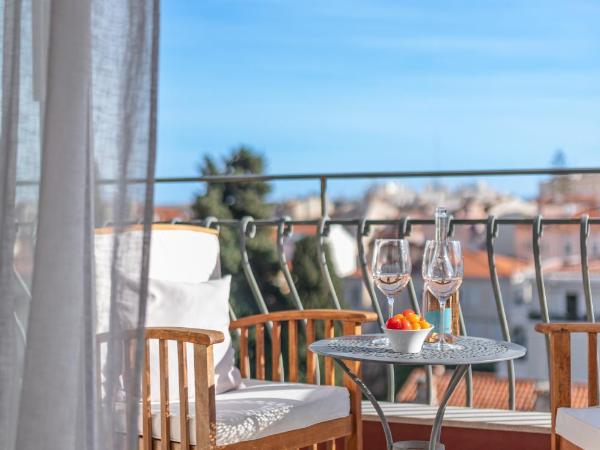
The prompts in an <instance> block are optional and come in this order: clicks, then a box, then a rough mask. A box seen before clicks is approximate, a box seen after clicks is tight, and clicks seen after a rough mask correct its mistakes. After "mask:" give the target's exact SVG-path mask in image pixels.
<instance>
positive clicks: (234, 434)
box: [138, 380, 350, 445]
mask: <svg viewBox="0 0 600 450" xmlns="http://www.w3.org/2000/svg"><path fill="white" fill-rule="evenodd" d="M216 405H217V445H226V444H233V443H236V442H242V441H250V440H254V439H259V438H262V437H265V436H270V435H273V434H278V433H284V432H286V431H291V430H298V429H301V428H305V427H308V426H310V425H314V424H317V423H321V422H325V421H327V420H333V419H340V418H342V417H347V416H348V415H349V414H350V396H349V394H348V390H347V389H346V388H343V387H338V386H315V385H310V384H301V383H279V382H270V381H259V380H244V381H243V383H242V385H241V386H240V387H239V388H238V389H236V390H233V391H229V392H226V393H224V394H220V395H217V396H216ZM170 411H171V417H170V420H171V424H170V425H171V440H172V441H175V442H181V434H180V428H179V418H180V413H179V403H170ZM189 414H190V421H189V425H188V427H189V430H190V444H192V445H195V444H196V426H195V425H196V424H195V417H194V403H193V402H190V404H189ZM138 426H139V433H140V435H141V434H142V418H141V417H140V419H139V421H138ZM160 426H161V425H160V404H159V403H152V436H154V437H155V438H160V430H161V428H160Z"/></svg>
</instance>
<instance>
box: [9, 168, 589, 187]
mask: <svg viewBox="0 0 600 450" xmlns="http://www.w3.org/2000/svg"><path fill="white" fill-rule="evenodd" d="M598 173H600V168H597V167H572V168H556V167H546V168H532V169H483V170H423V171H418V170H417V171H404V172H336V173H331V172H329V173H327V172H324V173H298V174H278V175H277V174H273V175H267V174H262V175H256V174H244V175H205V176H189V177H155V178H154V180H153V181H154V183H156V184H168V183H198V182H206V183H253V182H256V181H278V180H321V179H326V180H336V179H369V178H370V179H381V178H439V177H444V178H447V177H473V176H483V177H491V176H519V175H574V174H598ZM120 182H123V181H122V180H111V179H101V180H98V181H96V183H97V184H101V185H112V184H117V183H120ZM148 182H149V181H148V180H147V179H146V178H129V179H126V180H125V183H129V184H132V183H148ZM16 184H17V186H35V185H38V184H39V180H18V181H17V182H16Z"/></svg>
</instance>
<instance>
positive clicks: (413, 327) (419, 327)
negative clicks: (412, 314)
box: [410, 322, 421, 330]
mask: <svg viewBox="0 0 600 450" xmlns="http://www.w3.org/2000/svg"><path fill="white" fill-rule="evenodd" d="M410 325H411V326H412V329H413V330H420V329H421V324H420V323H419V322H413V323H411V324H410Z"/></svg>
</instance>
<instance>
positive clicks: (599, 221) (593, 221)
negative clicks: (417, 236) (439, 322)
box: [178, 217, 600, 227]
mask: <svg viewBox="0 0 600 450" xmlns="http://www.w3.org/2000/svg"><path fill="white" fill-rule="evenodd" d="M321 220H322V219H306V220H289V221H287V222H286V223H288V224H289V225H292V226H294V225H312V226H315V227H318V226H319V224H320V221H321ZM324 220H325V226H329V225H344V226H353V225H354V226H356V225H358V224H359V222H360V220H361V219H354V218H350V219H343V218H340V219H329V218H326V219H324ZM487 220H488V219H487V218H485V219H452V221H451V224H452V226H456V225H479V224H481V225H485V224H487ZM536 220H537V219H536V218H522V219H509V218H504V219H502V218H500V219H496V224H497V225H534V224H535V223H536ZM402 221H403V219H402V218H400V219H381V220H378V219H367V220H366V221H365V225H367V226H384V225H396V226H399V225H401V224H402ZM178 223H188V224H192V225H193V224H202V225H205V226H206V219H205V220H186V221H181V222H178ZM239 223H240V220H239V219H220V220H214V221H212V222H211V226H212V225H229V226H238V225H239ZM278 223H279V219H278V218H273V219H254V225H255V226H259V227H260V226H277V224H278ZM541 223H542V224H543V225H580V224H581V219H580V218H578V217H575V218H570V217H569V218H554V219H542V220H541ZM588 224H589V225H600V217H594V218H589V219H588ZM407 225H409V226H413V225H434V221H433V220H432V219H408V220H407Z"/></svg>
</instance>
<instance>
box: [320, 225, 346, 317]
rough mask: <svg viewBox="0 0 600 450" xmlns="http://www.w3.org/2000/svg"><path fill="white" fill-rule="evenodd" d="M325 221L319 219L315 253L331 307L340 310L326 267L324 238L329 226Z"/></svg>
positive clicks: (327, 233)
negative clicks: (329, 295) (329, 297)
mask: <svg viewBox="0 0 600 450" xmlns="http://www.w3.org/2000/svg"><path fill="white" fill-rule="evenodd" d="M327 220H328V219H327V217H321V218H320V219H319V225H318V227H317V251H318V259H319V266H320V267H321V274H322V275H323V278H324V279H325V282H326V283H327V288H328V289H329V293H330V294H331V299H332V300H333V305H334V306H335V307H336V309H342V307H341V305H340V301H339V299H338V296H337V293H336V292H335V287H334V286H333V281H332V279H331V274H330V273H329V267H327V256H326V255H325V238H326V237H327V236H328V235H329V224H328V223H327Z"/></svg>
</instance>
